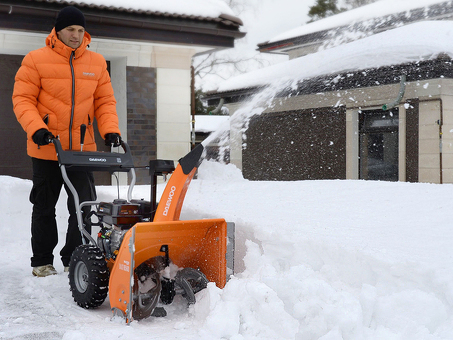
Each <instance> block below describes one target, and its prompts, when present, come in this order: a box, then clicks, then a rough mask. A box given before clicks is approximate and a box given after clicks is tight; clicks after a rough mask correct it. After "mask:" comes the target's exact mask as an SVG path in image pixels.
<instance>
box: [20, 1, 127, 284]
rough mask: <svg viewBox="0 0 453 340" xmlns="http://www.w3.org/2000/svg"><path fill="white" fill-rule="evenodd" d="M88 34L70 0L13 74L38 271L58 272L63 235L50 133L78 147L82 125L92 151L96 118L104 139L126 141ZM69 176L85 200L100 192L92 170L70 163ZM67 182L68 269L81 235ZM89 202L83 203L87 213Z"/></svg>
mask: <svg viewBox="0 0 453 340" xmlns="http://www.w3.org/2000/svg"><path fill="white" fill-rule="evenodd" d="M90 42H91V36H90V35H89V34H88V33H87V32H86V31H85V17H84V15H83V13H82V12H81V11H80V10H78V9H77V8H75V7H73V6H68V7H65V8H63V9H62V10H61V11H60V12H59V14H58V16H57V19H56V22H55V28H54V29H53V30H52V32H51V33H50V34H49V35H48V37H47V39H46V46H45V47H43V48H40V49H38V50H35V51H31V52H30V53H28V54H27V55H26V56H25V57H24V59H23V61H22V65H21V67H20V68H19V70H18V72H17V74H16V78H15V85H14V92H13V97H12V99H13V106H14V113H15V114H16V117H17V120H18V121H19V123H20V124H21V125H22V127H23V129H24V130H25V132H26V133H27V139H28V140H27V153H28V155H29V156H30V157H31V158H32V163H33V188H32V190H31V193H30V201H31V203H32V204H33V211H32V222H31V235H32V236H31V245H32V251H33V256H32V258H31V266H32V267H33V270H32V273H33V275H35V276H41V277H42V276H47V275H53V274H56V273H57V272H56V270H55V268H54V266H53V259H54V256H53V250H54V248H55V247H56V245H57V243H58V232H57V224H56V220H55V205H56V203H57V201H58V197H59V194H60V191H61V187H62V185H63V184H64V183H63V179H62V176H61V172H60V169H59V166H58V162H57V155H56V152H55V148H54V146H53V144H52V143H51V141H52V138H54V136H55V137H56V138H59V140H60V142H61V144H62V147H63V149H64V150H68V149H69V150H79V151H80V150H81V145H80V131H81V126H82V125H85V126H86V127H87V130H86V135H85V142H84V146H83V150H84V151H95V150H96V144H95V141H94V131H93V121H94V118H96V120H97V122H98V128H99V132H100V133H101V136H104V138H105V140H106V145H112V144H113V146H119V145H120V143H121V137H120V131H119V128H118V116H117V114H116V101H115V97H114V94H113V88H112V85H111V83H110V77H109V74H108V72H107V64H106V61H105V59H104V57H103V56H102V55H100V54H98V53H94V52H91V51H88V50H87V48H88V44H89V43H90ZM68 176H69V179H70V180H71V182H72V184H73V185H74V187H75V188H76V190H77V192H78V194H79V198H80V201H81V202H83V201H91V200H95V199H96V193H95V187H94V181H93V175H92V173H90V172H84V171H68ZM65 189H66V192H67V193H68V203H67V204H68V209H69V220H68V230H67V234H66V244H65V246H64V247H63V249H62V250H61V252H60V255H61V260H62V262H63V266H64V268H65V271H67V270H68V267H69V262H70V257H71V254H72V252H73V250H74V249H75V248H76V247H77V246H78V245H80V244H81V242H82V238H81V235H80V231H79V229H78V226H77V216H76V213H75V207H74V200H73V197H72V194H71V193H70V191H69V189H68V188H67V187H66V185H65ZM89 209H90V208H89V207H85V208H84V215H85V214H87V213H88V211H89ZM87 210H88V211H87Z"/></svg>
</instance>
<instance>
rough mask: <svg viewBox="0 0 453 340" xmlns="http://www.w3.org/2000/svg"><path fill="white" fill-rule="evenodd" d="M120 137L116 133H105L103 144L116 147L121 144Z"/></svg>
mask: <svg viewBox="0 0 453 340" xmlns="http://www.w3.org/2000/svg"><path fill="white" fill-rule="evenodd" d="M121 142H122V139H121V136H120V135H119V134H118V133H107V134H106V135H105V145H106V146H112V144H113V147H118V146H120V145H121Z"/></svg>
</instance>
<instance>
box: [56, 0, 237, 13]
mask: <svg viewBox="0 0 453 340" xmlns="http://www.w3.org/2000/svg"><path fill="white" fill-rule="evenodd" d="M54 2H60V3H67V4H71V5H76V4H80V5H82V4H83V5H88V6H90V5H95V6H105V7H107V8H108V7H114V8H121V9H130V10H133V11H152V12H162V13H171V14H183V15H196V16H203V17H218V16H220V15H221V14H228V15H232V16H235V14H234V12H233V11H232V10H231V8H230V7H228V6H227V4H226V3H224V2H223V1H221V0H190V1H188V0H133V1H131V0H71V1H67V0H56V1H54Z"/></svg>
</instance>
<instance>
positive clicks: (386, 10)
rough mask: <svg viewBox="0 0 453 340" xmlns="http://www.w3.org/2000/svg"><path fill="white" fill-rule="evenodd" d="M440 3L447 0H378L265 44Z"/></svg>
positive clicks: (297, 29) (292, 31)
mask: <svg viewBox="0 0 453 340" xmlns="http://www.w3.org/2000/svg"><path fill="white" fill-rule="evenodd" d="M442 2H447V0H396V1H395V0H380V1H376V2H374V3H372V4H369V5H366V6H362V7H358V8H355V9H352V10H350V11H346V12H342V13H339V14H337V15H333V16H331V17H328V18H325V19H321V20H317V21H315V22H312V23H310V24H306V25H303V26H300V27H297V28H294V29H292V30H289V31H286V32H283V33H281V34H279V35H277V36H275V37H273V38H272V39H270V40H269V41H268V42H267V43H273V42H276V41H282V40H286V39H291V38H295V37H300V36H303V35H306V34H310V33H314V32H319V31H324V30H327V29H331V28H335V27H341V26H345V25H350V24H352V23H355V22H360V21H364V20H368V19H373V18H379V17H384V16H386V15H390V14H395V13H402V12H405V11H410V10H411V9H415V8H423V7H426V6H430V5H433V4H438V3H442Z"/></svg>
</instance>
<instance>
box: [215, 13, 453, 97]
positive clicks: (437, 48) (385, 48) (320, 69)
mask: <svg viewBox="0 0 453 340" xmlns="http://www.w3.org/2000/svg"><path fill="white" fill-rule="evenodd" d="M452 36H453V22H452V21H423V22H418V23H414V24H410V25H407V26H403V27H399V28H395V29H393V30H388V31H385V32H382V33H379V34H376V35H373V36H370V37H367V38H363V39H360V40H356V41H353V42H350V43H348V44H344V45H340V46H337V47H333V48H331V49H328V50H323V51H320V52H317V53H313V54H308V55H305V56H303V57H300V58H296V59H292V60H289V61H286V62H283V63H279V64H275V65H271V66H269V67H266V68H262V69H259V70H256V71H252V72H249V73H246V74H242V75H239V76H237V77H234V78H230V79H228V80H226V81H224V82H222V83H220V85H219V88H218V89H217V94H216V96H219V95H221V94H222V93H229V94H231V93H233V92H243V91H244V89H248V88H250V89H256V88H257V87H262V86H264V85H267V86H269V85H271V86H273V87H274V88H276V89H278V88H280V89H283V88H285V87H288V86H290V87H293V88H297V87H300V86H301V83H304V82H306V81H307V80H309V79H314V78H317V77H322V76H324V77H327V76H328V77H327V78H330V79H331V81H333V82H335V81H339V80H340V79H339V78H336V77H335V75H339V74H344V76H345V77H348V76H349V74H350V75H351V76H352V75H353V73H354V72H355V73H356V72H360V71H362V70H363V71H364V70H370V69H376V68H380V67H389V68H392V67H394V65H404V64H410V63H420V62H423V61H426V60H434V59H436V58H437V57H438V56H439V55H441V56H445V57H447V58H452V57H453V40H452V39H451V37H452ZM449 67H450V66H449ZM416 71H417V69H414V72H416ZM401 72H402V71H401ZM365 73H366V72H365ZM332 75H334V76H332ZM448 76H450V75H448ZM393 81H394V82H398V81H399V79H394V80H393ZM376 85H378V84H376Z"/></svg>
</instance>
